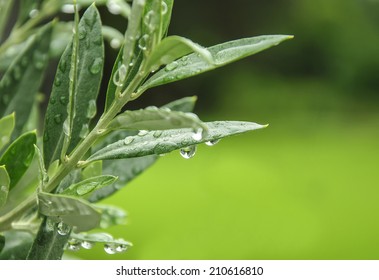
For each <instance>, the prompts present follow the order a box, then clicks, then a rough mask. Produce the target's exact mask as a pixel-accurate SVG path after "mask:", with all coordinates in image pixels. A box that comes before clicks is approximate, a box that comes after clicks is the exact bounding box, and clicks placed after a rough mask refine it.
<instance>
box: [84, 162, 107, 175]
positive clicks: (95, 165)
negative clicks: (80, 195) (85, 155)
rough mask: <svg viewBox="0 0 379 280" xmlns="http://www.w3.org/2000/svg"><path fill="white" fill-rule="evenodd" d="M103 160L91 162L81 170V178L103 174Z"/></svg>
mask: <svg viewBox="0 0 379 280" xmlns="http://www.w3.org/2000/svg"><path fill="white" fill-rule="evenodd" d="M102 170H103V162H102V161H101V160H99V161H94V162H91V163H90V164H89V165H88V166H87V167H86V168H84V169H83V171H82V177H83V179H89V178H92V177H96V176H100V175H101V174H103V171H102Z"/></svg>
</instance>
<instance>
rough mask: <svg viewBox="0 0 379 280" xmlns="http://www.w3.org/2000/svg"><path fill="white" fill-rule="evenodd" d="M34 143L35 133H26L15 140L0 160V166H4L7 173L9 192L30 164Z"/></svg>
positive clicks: (35, 139)
mask: <svg viewBox="0 0 379 280" xmlns="http://www.w3.org/2000/svg"><path fill="white" fill-rule="evenodd" d="M36 141H37V136H36V132H35V131H32V132H27V133H25V134H23V135H21V136H20V137H19V138H17V139H16V140H15V141H14V142H13V143H12V144H11V145H10V146H9V147H8V148H7V150H6V151H5V152H4V154H3V155H2V157H1V158H0V165H5V168H6V169H7V171H8V175H9V178H10V181H11V182H10V185H9V189H10V190H11V189H12V188H13V187H14V186H15V185H16V184H17V182H18V181H19V180H20V179H21V177H22V175H24V173H25V171H26V170H27V169H28V167H29V165H30V164H31V162H32V160H33V156H34V151H35V150H34V145H35V144H36Z"/></svg>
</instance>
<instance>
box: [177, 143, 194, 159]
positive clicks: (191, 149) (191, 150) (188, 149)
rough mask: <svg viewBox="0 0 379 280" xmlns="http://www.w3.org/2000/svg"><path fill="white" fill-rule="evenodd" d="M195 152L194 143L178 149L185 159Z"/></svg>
mask: <svg viewBox="0 0 379 280" xmlns="http://www.w3.org/2000/svg"><path fill="white" fill-rule="evenodd" d="M195 154H196V146H195V145H193V146H189V147H186V148H182V149H180V155H181V156H182V157H183V158H185V159H190V158H192V157H193V156H194V155H195Z"/></svg>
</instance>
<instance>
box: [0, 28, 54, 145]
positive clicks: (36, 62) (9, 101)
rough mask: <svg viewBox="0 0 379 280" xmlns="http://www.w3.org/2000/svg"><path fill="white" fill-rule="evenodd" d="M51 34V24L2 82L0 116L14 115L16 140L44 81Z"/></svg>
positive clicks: (18, 57)
mask: <svg viewBox="0 0 379 280" xmlns="http://www.w3.org/2000/svg"><path fill="white" fill-rule="evenodd" d="M51 33H52V24H51V23H49V24H47V25H46V26H44V27H43V28H41V29H40V30H39V32H38V33H37V34H36V35H34V36H33V37H32V38H31V39H30V40H29V42H28V44H27V46H26V47H25V48H24V49H23V51H22V52H21V53H19V54H18V55H17V57H16V58H15V60H14V62H13V63H12V64H11V66H10V67H9V68H8V70H7V71H6V73H5V74H4V76H3V78H2V79H1V81H0V116H6V115H9V114H11V113H13V112H15V117H16V123H15V129H14V131H13V137H12V138H16V137H17V136H19V135H20V133H21V131H22V130H23V127H24V125H25V123H26V122H27V120H28V118H29V115H30V112H31V109H32V107H33V106H32V105H33V102H34V99H35V94H36V93H37V91H38V89H39V87H40V84H41V82H42V79H43V75H44V72H45V68H46V65H47V61H48V51H49V46H50V39H51Z"/></svg>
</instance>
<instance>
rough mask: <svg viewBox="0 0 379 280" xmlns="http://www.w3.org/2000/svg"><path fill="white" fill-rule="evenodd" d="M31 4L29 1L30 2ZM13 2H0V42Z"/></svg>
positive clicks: (9, 0) (6, 0)
mask: <svg viewBox="0 0 379 280" xmlns="http://www.w3.org/2000/svg"><path fill="white" fill-rule="evenodd" d="M30 2H31V1H30ZM12 3H14V1H13V0H3V1H0V11H1V17H0V41H3V33H4V31H5V27H6V24H7V21H8V17H9V16H10V15H11V13H10V10H11V8H12Z"/></svg>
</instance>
